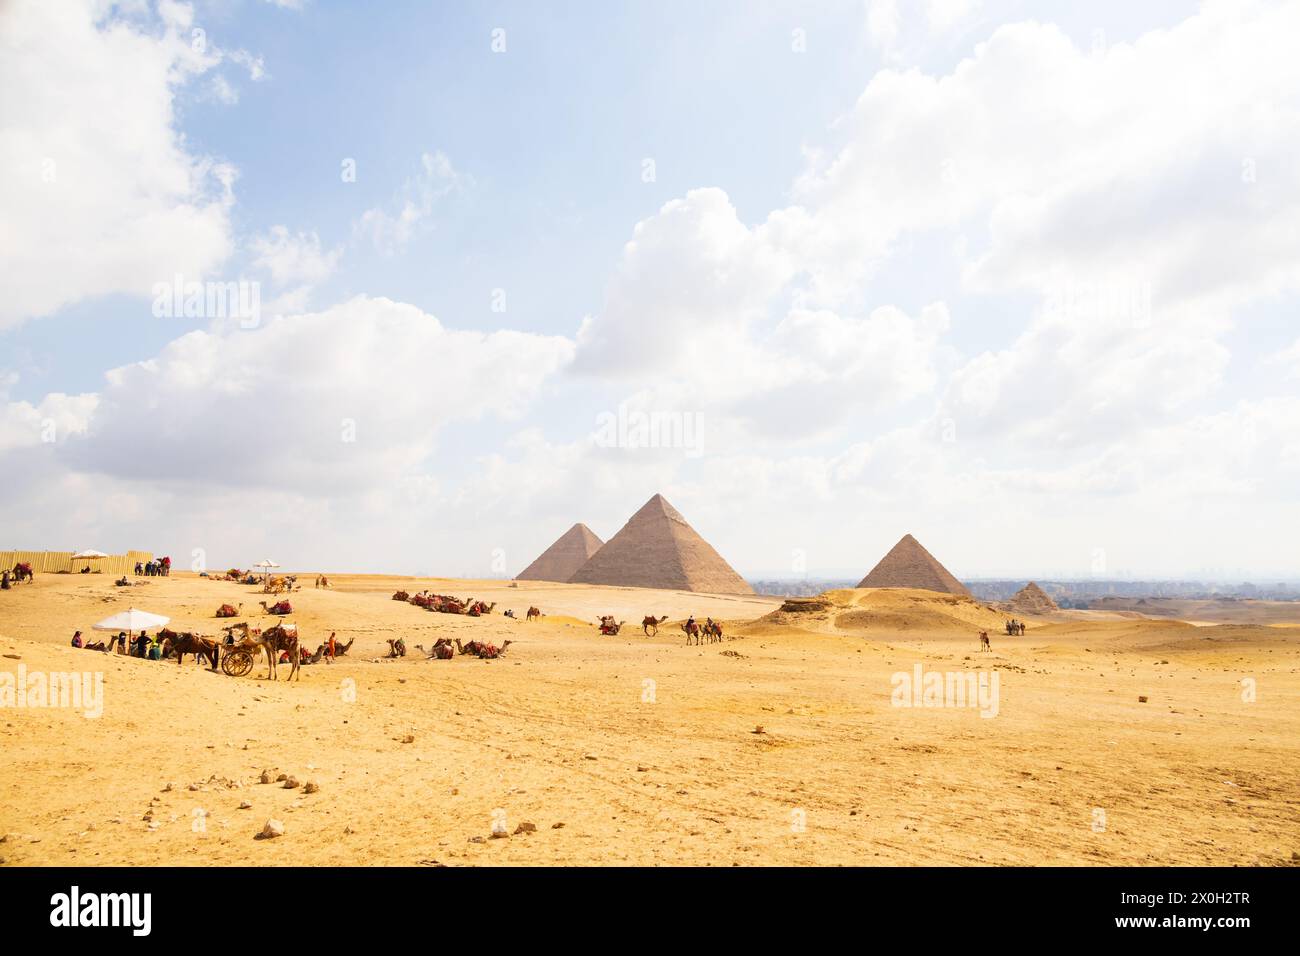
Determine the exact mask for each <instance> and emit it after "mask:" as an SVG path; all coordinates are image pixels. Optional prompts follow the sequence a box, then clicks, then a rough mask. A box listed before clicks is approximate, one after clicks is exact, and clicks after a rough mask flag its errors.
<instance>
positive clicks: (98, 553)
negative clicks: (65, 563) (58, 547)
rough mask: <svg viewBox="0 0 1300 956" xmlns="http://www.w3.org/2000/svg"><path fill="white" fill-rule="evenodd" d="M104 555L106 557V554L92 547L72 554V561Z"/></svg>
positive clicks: (88, 559)
mask: <svg viewBox="0 0 1300 956" xmlns="http://www.w3.org/2000/svg"><path fill="white" fill-rule="evenodd" d="M106 557H108V555H106V554H105V553H104V552H103V551H95V550H93V549H92V550H88V551H78V552H77V553H76V554H74V555H73V556H72V559H73V560H74V561H77V560H86V561H90V560H93V559H94V558H106Z"/></svg>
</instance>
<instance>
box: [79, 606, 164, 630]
mask: <svg viewBox="0 0 1300 956" xmlns="http://www.w3.org/2000/svg"><path fill="white" fill-rule="evenodd" d="M170 620H171V618H169V617H164V616H163V615H161V614H150V613H149V612H148V611H138V610H136V609H135V608H133V607H129V608H127V609H126V610H125V611H119V612H118V613H117V614H114V615H113V616H112V617H106V618H104V619H103V620H102V621H100V622H99V623H98V624H92V625H91V628H92V629H93V630H96V631H129V632H131V633H132V634H134V633H135V632H136V631H147V630H149V628H151V627H163V626H165V625H166V624H167V622H169V621H170Z"/></svg>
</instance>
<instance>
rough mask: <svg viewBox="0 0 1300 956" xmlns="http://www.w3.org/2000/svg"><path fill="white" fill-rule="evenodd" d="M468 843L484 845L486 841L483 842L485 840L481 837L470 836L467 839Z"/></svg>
mask: <svg viewBox="0 0 1300 956" xmlns="http://www.w3.org/2000/svg"><path fill="white" fill-rule="evenodd" d="M469 842H470V843H486V842H487V840H485V839H484V838H483V837H481V836H472V837H470V838H469Z"/></svg>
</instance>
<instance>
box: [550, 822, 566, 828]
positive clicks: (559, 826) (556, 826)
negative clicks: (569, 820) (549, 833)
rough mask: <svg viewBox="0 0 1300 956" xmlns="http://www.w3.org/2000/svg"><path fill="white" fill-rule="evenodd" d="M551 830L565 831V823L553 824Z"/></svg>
mask: <svg viewBox="0 0 1300 956" xmlns="http://www.w3.org/2000/svg"><path fill="white" fill-rule="evenodd" d="M551 829H552V830H563V829H564V824H563V823H552V824H551Z"/></svg>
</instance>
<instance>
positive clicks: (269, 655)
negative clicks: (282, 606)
mask: <svg viewBox="0 0 1300 956" xmlns="http://www.w3.org/2000/svg"><path fill="white" fill-rule="evenodd" d="M244 643H245V644H249V645H256V646H257V647H260V648H262V650H264V651H266V663H267V672H266V679H267V680H279V675H278V674H277V672H276V669H275V665H276V662H277V661H278V660H279V658H280V652H281V651H288V652H289V661H290V663H291V664H292V665H293V666H292V669H291V670H290V671H289V680H294V679H295V678H296V677H297V676H298V668H299V667H301V666H302V656H301V655H300V654H299V653H298V632H297V630H292V631H290V630H287V629H286V628H284V627H281V626H280V625H279V624H277V625H275V626H274V627H268V628H267V629H266V630H265V631H262V633H260V634H252V635H249V636H248V637H246V638H245V639H244Z"/></svg>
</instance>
